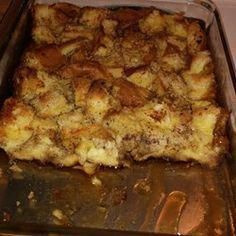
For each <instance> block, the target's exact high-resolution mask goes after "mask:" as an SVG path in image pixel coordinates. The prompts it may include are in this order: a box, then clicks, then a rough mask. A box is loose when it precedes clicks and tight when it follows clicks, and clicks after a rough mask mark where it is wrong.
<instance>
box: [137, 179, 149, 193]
mask: <svg viewBox="0 0 236 236" xmlns="http://www.w3.org/2000/svg"><path fill="white" fill-rule="evenodd" d="M134 192H136V193H138V194H147V193H150V192H151V182H150V181H149V180H148V179H147V178H144V179H138V180H137V182H136V183H135V185H134Z"/></svg>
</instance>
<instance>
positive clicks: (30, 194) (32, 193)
mask: <svg viewBox="0 0 236 236" xmlns="http://www.w3.org/2000/svg"><path fill="white" fill-rule="evenodd" d="M32 198H34V192H33V191H31V192H30V193H29V195H28V199H29V200H31V199H32Z"/></svg>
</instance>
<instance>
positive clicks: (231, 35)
mask: <svg viewBox="0 0 236 236" xmlns="http://www.w3.org/2000/svg"><path fill="white" fill-rule="evenodd" d="M213 1H214V2H215V3H216V5H217V7H218V9H219V12H220V15H221V17H222V21H223V25H224V28H225V31H226V35H227V39H228V42H229V46H230V50H231V53H232V56H233V60H234V64H235V65H236V30H235V22H236V0H213ZM10 2H11V0H0V19H1V17H2V16H3V14H4V12H5V11H6V9H7V7H8V6H9V3H10Z"/></svg>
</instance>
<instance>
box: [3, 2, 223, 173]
mask: <svg viewBox="0 0 236 236" xmlns="http://www.w3.org/2000/svg"><path fill="white" fill-rule="evenodd" d="M32 16H33V28H32V42H31V43H30V45H29V47H28V48H27V49H26V51H25V54H24V55H23V57H22V61H21V65H20V66H19V68H18V69H17V71H16V74H15V91H14V96H13V97H11V98H9V99H7V100H6V101H5V103H4V106H3V108H2V110H1V115H0V146H1V147H2V148H3V149H4V150H5V151H6V152H7V153H8V154H9V155H10V156H11V157H12V158H16V159H22V160H39V161H40V162H50V163H53V164H55V165H58V166H67V167H69V166H73V167H76V168H81V169H83V170H84V171H86V172H87V173H93V171H94V170H95V169H96V167H97V166H99V165H104V166H122V165H124V164H125V163H126V159H127V158H133V159H135V160H137V161H143V160H146V159H147V158H149V157H154V158H155V157H156V158H160V157H166V158H169V159H171V160H176V161H192V160H194V161H197V162H199V163H201V164H204V165H207V166H210V167H214V166H216V165H217V164H218V163H219V161H220V160H221V158H222V157H223V156H224V154H225V153H226V152H227V148H228V140H227V137H226V134H225V126H226V122H227V118H228V113H227V111H225V110H224V109H223V108H222V107H220V106H218V105H217V103H216V101H215V97H216V84H215V80H214V67H213V63H212V59H211V55H210V53H209V51H208V50H207V48H206V35H205V32H204V30H203V29H202V28H201V26H200V23H199V22H198V21H197V20H193V19H187V18H185V17H183V16H182V15H179V14H175V15H170V14H166V13H163V12H161V11H159V10H157V9H154V8H140V9H132V8H119V9H115V10H111V9H104V8H92V7H85V8H80V7H78V6H74V5H70V4H67V3H57V4H54V5H50V6H49V5H35V6H34V8H33V9H32Z"/></svg>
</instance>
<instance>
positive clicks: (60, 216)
mask: <svg viewBox="0 0 236 236" xmlns="http://www.w3.org/2000/svg"><path fill="white" fill-rule="evenodd" d="M52 215H53V216H54V217H56V218H57V219H58V220H62V219H63V218H64V215H63V213H62V211H61V210H60V209H55V210H53V211H52Z"/></svg>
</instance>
